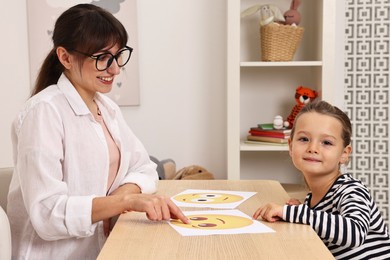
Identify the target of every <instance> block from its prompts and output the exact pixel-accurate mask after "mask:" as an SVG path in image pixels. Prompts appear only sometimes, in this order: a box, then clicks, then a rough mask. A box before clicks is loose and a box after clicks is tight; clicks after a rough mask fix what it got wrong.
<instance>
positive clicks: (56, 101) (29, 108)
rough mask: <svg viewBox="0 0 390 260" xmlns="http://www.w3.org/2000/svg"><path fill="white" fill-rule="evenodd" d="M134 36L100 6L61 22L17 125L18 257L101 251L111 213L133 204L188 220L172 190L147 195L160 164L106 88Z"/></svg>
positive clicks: (13, 204)
mask: <svg viewBox="0 0 390 260" xmlns="http://www.w3.org/2000/svg"><path fill="white" fill-rule="evenodd" d="M127 40H128V38H127V33H126V30H125V29H124V27H123V25H122V24H121V23H120V22H119V21H118V20H117V19H116V18H114V17H113V16H112V15H111V14H110V13H109V12H107V11H105V10H103V9H101V8H99V7H97V6H94V5H90V4H80V5H77V6H74V7H72V8H70V9H68V10H67V11H65V12H64V13H63V14H62V15H61V16H60V17H59V18H58V20H57V21H56V24H55V29H54V33H53V49H52V50H51V52H50V53H49V54H48V56H47V57H46V59H45V61H44V63H43V65H42V67H41V70H40V73H39V75H38V78H37V82H36V85H35V88H34V90H33V93H32V97H31V98H30V99H29V100H28V101H27V102H26V105H25V107H24V108H23V109H22V111H21V112H20V114H19V115H18V117H17V118H16V120H15V122H14V124H13V129H12V139H13V147H14V164H15V170H14V175H13V179H12V181H11V185H10V191H9V195H8V216H9V218H10V224H11V229H12V247H13V258H16V259H59V258H63V259H96V256H97V255H98V253H99V251H100V249H101V247H102V245H103V243H104V242H105V239H106V236H107V235H108V232H109V219H110V218H111V217H114V216H116V215H118V214H120V213H122V212H125V211H140V212H146V215H147V217H148V218H149V219H150V220H168V219H170V218H171V217H173V218H179V219H181V220H182V221H183V222H186V223H188V220H187V218H186V217H185V216H184V215H183V214H182V212H181V211H180V209H179V208H178V207H176V206H175V205H174V204H173V203H172V202H171V201H170V200H169V198H167V197H163V196H157V195H147V194H145V193H153V192H155V191H156V183H157V180H158V176H157V172H156V170H155V168H156V165H155V164H154V163H152V162H151V161H150V160H149V156H148V154H147V152H146V150H145V148H144V147H143V145H142V144H141V142H140V141H139V140H138V139H137V138H136V137H135V136H134V134H133V133H132V132H131V130H130V129H129V128H128V126H127V125H126V122H125V121H124V119H123V117H122V114H121V111H120V109H119V107H118V106H117V105H115V104H114V103H113V102H112V101H111V100H110V99H109V98H107V97H106V96H104V95H102V94H101V93H107V92H109V91H110V90H111V89H112V84H113V81H114V79H115V76H116V75H118V74H119V73H120V67H123V66H125V65H126V63H127V62H128V60H129V59H130V56H131V52H132V48H131V47H128V46H126V44H127ZM140 193H142V194H140ZM129 246H131V245H129Z"/></svg>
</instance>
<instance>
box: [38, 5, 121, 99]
mask: <svg viewBox="0 0 390 260" xmlns="http://www.w3.org/2000/svg"><path fill="white" fill-rule="evenodd" d="M52 40H53V49H52V50H51V51H50V52H49V54H48V55H47V57H46V59H45V60H44V61H43V64H42V66H41V69H40V71H39V74H38V77H37V80H36V83H35V86H34V89H33V91H32V94H31V96H33V95H35V94H37V93H38V92H40V91H41V90H43V89H45V88H46V87H48V86H50V85H52V84H55V83H57V81H58V79H59V77H60V76H61V73H62V72H64V70H65V68H64V67H63V65H62V64H61V62H60V61H59V60H58V57H57V54H56V49H57V48H58V47H59V46H61V47H63V48H65V49H66V50H67V51H69V52H72V51H74V50H77V51H79V52H84V53H91V54H93V53H96V52H98V51H100V50H102V49H103V48H104V47H107V46H111V47H112V46H114V45H116V44H118V45H119V46H120V47H124V46H126V44H127V40H128V35H127V32H126V29H125V28H124V26H123V25H122V24H121V22H119V21H118V20H117V19H116V18H115V17H114V16H113V15H112V14H111V13H109V12H108V11H106V10H104V9H102V8H100V7H98V6H95V5H92V4H79V5H76V6H73V7H71V8H69V9H68V10H66V11H65V12H64V13H62V14H61V15H60V17H58V19H57V21H56V23H55V26H54V32H53V37H52ZM74 54H75V56H76V57H77V59H78V60H79V62H80V64H81V63H82V62H83V61H84V60H85V59H86V58H87V57H85V56H82V55H81V54H79V53H77V52H74Z"/></svg>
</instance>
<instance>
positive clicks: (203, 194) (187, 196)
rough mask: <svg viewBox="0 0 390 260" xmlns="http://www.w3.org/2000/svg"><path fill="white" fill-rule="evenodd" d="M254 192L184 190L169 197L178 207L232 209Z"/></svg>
mask: <svg viewBox="0 0 390 260" xmlns="http://www.w3.org/2000/svg"><path fill="white" fill-rule="evenodd" d="M255 194H256V192H247V191H231V190H192V189H189V190H185V191H183V192H181V193H179V194H177V195H175V196H173V197H172V198H171V199H172V201H173V202H174V203H175V204H176V205H177V206H178V207H198V208H217V209H234V208H236V207H237V206H238V205H240V204H241V203H243V202H244V201H245V200H247V199H248V198H250V197H252V196H253V195H255Z"/></svg>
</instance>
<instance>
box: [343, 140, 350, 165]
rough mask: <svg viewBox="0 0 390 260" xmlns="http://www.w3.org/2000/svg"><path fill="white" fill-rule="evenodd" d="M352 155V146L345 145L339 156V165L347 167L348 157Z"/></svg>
mask: <svg viewBox="0 0 390 260" xmlns="http://www.w3.org/2000/svg"><path fill="white" fill-rule="evenodd" d="M351 153H352V146H351V145H350V144H349V145H347V146H346V147H345V148H344V150H343V153H342V154H341V157H340V163H341V164H345V165H347V164H348V161H349V155H350V154H351Z"/></svg>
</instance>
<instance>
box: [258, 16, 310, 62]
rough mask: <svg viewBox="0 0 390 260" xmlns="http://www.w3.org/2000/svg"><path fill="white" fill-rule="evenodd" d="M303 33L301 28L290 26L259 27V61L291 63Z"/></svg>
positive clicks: (270, 25)
mask: <svg viewBox="0 0 390 260" xmlns="http://www.w3.org/2000/svg"><path fill="white" fill-rule="evenodd" d="M303 31H304V29H303V27H299V26H291V25H277V24H269V25H265V26H261V27H260V42H261V60H263V61H291V60H292V59H293V57H294V54H295V51H296V50H297V48H298V46H299V43H300V41H301V39H302V36H303Z"/></svg>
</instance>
